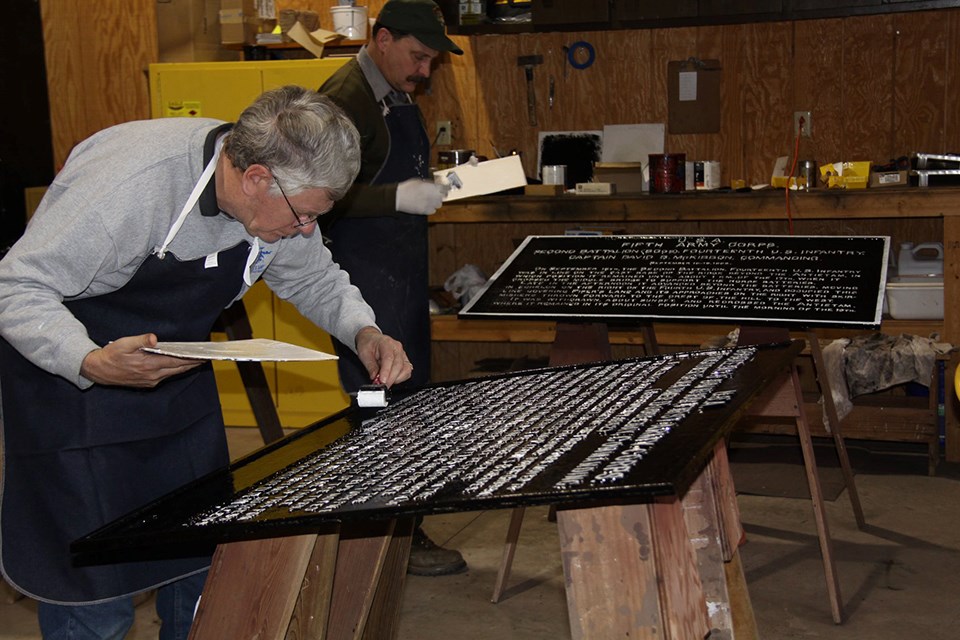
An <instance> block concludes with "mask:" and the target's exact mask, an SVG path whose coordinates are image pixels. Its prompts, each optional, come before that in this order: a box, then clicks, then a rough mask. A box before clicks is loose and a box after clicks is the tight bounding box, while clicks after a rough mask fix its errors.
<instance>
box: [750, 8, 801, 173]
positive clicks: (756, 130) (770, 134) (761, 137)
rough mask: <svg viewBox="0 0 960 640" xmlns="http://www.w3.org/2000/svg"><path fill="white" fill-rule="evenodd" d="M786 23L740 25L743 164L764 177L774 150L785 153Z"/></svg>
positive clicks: (788, 111)
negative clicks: (746, 142) (745, 145)
mask: <svg viewBox="0 0 960 640" xmlns="http://www.w3.org/2000/svg"><path fill="white" fill-rule="evenodd" d="M791 40H792V27H791V23H788V22H771V23H759V24H748V25H743V26H742V31H741V38H740V39H739V46H740V59H739V65H740V75H741V78H740V79H741V82H742V84H741V87H742V90H741V101H740V108H741V113H742V117H743V122H742V125H741V127H742V131H743V135H744V140H749V141H750V148H749V149H747V150H746V154H745V157H744V169H745V173H746V174H747V175H748V176H752V179H753V180H757V179H758V178H761V177H764V176H766V177H767V179H766V180H763V181H764V182H766V181H768V180H769V176H770V173H771V170H772V169H773V164H774V161H775V160H776V158H777V157H778V156H782V155H791V154H792V149H791V148H790V147H789V143H788V142H787V141H788V140H789V132H790V131H792V129H793V106H792V101H791V98H792V96H793V89H792V85H791V84H790V82H791V80H790V76H789V74H788V73H786V72H785V69H787V68H789V66H788V65H787V66H785V62H786V61H789V60H790V56H791V53H792V51H791Z"/></svg>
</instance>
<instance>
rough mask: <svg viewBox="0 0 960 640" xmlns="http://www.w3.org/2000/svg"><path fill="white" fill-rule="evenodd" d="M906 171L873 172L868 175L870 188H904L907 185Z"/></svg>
mask: <svg viewBox="0 0 960 640" xmlns="http://www.w3.org/2000/svg"><path fill="white" fill-rule="evenodd" d="M907 174H908V172H907V170H906V169H904V170H903V171H879V172H877V171H874V172H872V173H871V174H870V186H871V187H904V186H906V185H907V184H909V178H908V177H907Z"/></svg>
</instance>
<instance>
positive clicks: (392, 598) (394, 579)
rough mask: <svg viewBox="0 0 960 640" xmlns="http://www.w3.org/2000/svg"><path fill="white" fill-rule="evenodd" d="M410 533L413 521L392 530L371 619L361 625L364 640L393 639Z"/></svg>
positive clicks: (404, 520) (401, 593)
mask: <svg viewBox="0 0 960 640" xmlns="http://www.w3.org/2000/svg"><path fill="white" fill-rule="evenodd" d="M413 529H414V521H413V519H412V518H404V519H402V520H398V521H397V522H396V525H395V526H394V529H393V535H392V536H391V537H390V545H389V547H388V548H387V557H386V558H385V559H384V563H383V570H382V571H381V573H380V580H379V582H378V584H377V591H376V594H375V595H374V599H373V603H372V604H371V606H370V615H369V616H367V622H366V624H365V625H364V631H363V638H364V639H365V640H379V639H380V638H393V637H394V636H395V635H396V632H397V625H398V624H399V622H400V604H401V599H402V595H403V586H404V583H405V582H406V577H407V563H408V561H409V560H410V542H411V539H412V537H413Z"/></svg>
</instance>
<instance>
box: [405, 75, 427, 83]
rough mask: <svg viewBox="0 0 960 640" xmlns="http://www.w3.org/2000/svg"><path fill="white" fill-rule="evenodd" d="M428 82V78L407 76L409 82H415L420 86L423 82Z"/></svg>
mask: <svg viewBox="0 0 960 640" xmlns="http://www.w3.org/2000/svg"><path fill="white" fill-rule="evenodd" d="M426 80H427V77H426V76H407V82H413V83H416V84H420V83H421V82H426Z"/></svg>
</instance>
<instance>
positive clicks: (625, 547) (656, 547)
mask: <svg viewBox="0 0 960 640" xmlns="http://www.w3.org/2000/svg"><path fill="white" fill-rule="evenodd" d="M557 524H558V526H559V531H560V548H561V557H562V559H563V571H564V576H565V578H566V584H567V604H568V609H569V615H570V629H571V635H572V637H573V638H574V640H579V639H580V638H616V637H629V638H637V639H651V640H652V639H656V640H667V639H670V640H674V639H675V640H681V639H682V640H689V639H690V638H702V637H704V636H705V635H706V634H707V632H708V631H709V627H708V626H707V615H706V605H705V601H704V599H703V592H702V589H701V586H700V580H699V577H698V575H697V569H696V557H695V553H694V551H693V547H692V546H691V544H690V541H689V540H688V539H687V533H686V527H685V526H684V523H683V514H682V512H681V509H680V502H679V500H677V499H675V498H672V499H670V500H668V501H664V502H658V503H656V504H653V505H629V506H610V507H596V508H591V509H575V510H558V512H557Z"/></svg>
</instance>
